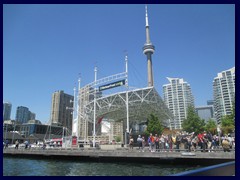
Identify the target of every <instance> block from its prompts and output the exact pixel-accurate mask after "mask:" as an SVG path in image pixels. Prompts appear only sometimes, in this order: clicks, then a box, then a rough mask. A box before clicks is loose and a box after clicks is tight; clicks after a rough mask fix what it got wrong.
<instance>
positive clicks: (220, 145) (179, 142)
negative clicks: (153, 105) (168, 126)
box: [129, 131, 235, 152]
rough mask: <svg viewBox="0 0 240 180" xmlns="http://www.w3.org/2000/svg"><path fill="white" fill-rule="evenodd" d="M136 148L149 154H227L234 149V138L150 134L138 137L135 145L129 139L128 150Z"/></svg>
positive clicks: (204, 135)
mask: <svg viewBox="0 0 240 180" xmlns="http://www.w3.org/2000/svg"><path fill="white" fill-rule="evenodd" d="M136 144H137V147H138V150H139V151H142V152H144V150H145V149H146V148H145V147H146V146H148V150H149V151H150V152H169V151H170V152H171V151H178V152H180V150H184V151H188V152H191V151H198V150H200V151H202V152H214V151H216V150H217V149H218V150H221V149H222V150H223V151H224V152H229V151H231V149H234V148H235V138H234V137H232V136H231V135H230V134H228V135H225V136H218V135H212V134H211V133H210V132H206V131H204V132H202V133H199V134H197V133H194V132H192V133H183V132H182V133H181V132H177V133H175V134H168V135H167V134H161V135H158V134H152V133H150V135H149V136H148V137H147V138H145V137H144V136H141V135H138V137H137V139H136V143H135V141H134V138H133V136H130V138H129V148H130V149H131V150H132V149H133V147H134V145H135V146H136Z"/></svg>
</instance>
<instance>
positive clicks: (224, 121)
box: [221, 103, 235, 134]
mask: <svg viewBox="0 0 240 180" xmlns="http://www.w3.org/2000/svg"><path fill="white" fill-rule="evenodd" d="M221 129H222V132H223V134H228V133H232V132H233V131H234V130H235V103H233V107H232V113H231V114H229V115H226V116H223V117H222V118H221Z"/></svg>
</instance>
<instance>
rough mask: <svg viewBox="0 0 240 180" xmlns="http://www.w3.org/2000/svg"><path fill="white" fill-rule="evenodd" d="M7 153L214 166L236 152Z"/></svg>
mask: <svg viewBox="0 0 240 180" xmlns="http://www.w3.org/2000/svg"><path fill="white" fill-rule="evenodd" d="M3 155H4V156H11V157H26V158H48V159H51V158H52V159H69V160H77V161H97V162H114V161H125V162H144V163H145V162H146V163H147V162H150V163H170V164H185V163H187V164H202V165H213V164H219V163H224V162H229V161H234V160H235V151H233V152H222V151H220V152H204V153H203V152H138V151H137V150H133V151H130V150H126V149H124V148H123V149H116V150H101V149H93V148H92V149H91V148H89V149H61V148H56V149H18V150H17V149H14V148H11V149H10V148H9V149H4V150H3Z"/></svg>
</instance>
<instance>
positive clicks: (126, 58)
mask: <svg viewBox="0 0 240 180" xmlns="http://www.w3.org/2000/svg"><path fill="white" fill-rule="evenodd" d="M125 62H126V83H125V84H126V88H127V91H126V111H127V133H129V109H128V57H127V55H126V56H125Z"/></svg>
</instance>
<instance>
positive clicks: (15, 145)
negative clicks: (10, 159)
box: [15, 140, 19, 149]
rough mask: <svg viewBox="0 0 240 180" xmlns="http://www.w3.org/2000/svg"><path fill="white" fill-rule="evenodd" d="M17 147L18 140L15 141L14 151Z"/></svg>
mask: <svg viewBox="0 0 240 180" xmlns="http://www.w3.org/2000/svg"><path fill="white" fill-rule="evenodd" d="M18 146H19V142H18V140H16V141H15V149H18Z"/></svg>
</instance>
